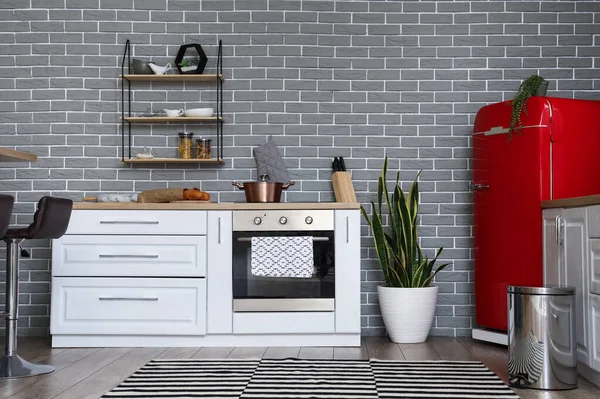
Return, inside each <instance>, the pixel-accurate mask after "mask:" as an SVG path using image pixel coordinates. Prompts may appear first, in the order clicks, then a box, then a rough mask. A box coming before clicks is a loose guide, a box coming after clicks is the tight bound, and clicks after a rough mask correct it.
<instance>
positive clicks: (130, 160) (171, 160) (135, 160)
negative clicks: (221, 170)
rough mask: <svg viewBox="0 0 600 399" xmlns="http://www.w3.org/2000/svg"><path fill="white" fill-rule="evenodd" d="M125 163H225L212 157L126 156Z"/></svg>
mask: <svg viewBox="0 0 600 399" xmlns="http://www.w3.org/2000/svg"><path fill="white" fill-rule="evenodd" d="M123 162H125V163H209V164H211V163H213V164H214V163H218V164H222V163H225V161H224V160H223V159H219V158H211V159H179V158H152V159H138V158H125V159H124V160H123Z"/></svg>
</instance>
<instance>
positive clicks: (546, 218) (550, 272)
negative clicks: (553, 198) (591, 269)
mask: <svg viewBox="0 0 600 399" xmlns="http://www.w3.org/2000/svg"><path fill="white" fill-rule="evenodd" d="M562 212H563V209H562V208H554V209H544V211H543V213H542V215H543V217H542V226H543V228H542V232H543V235H544V239H543V246H544V251H543V255H544V284H546V285H559V282H560V279H559V274H560V270H561V269H564V267H563V266H562V263H563V262H564V259H563V257H562V249H561V247H560V246H559V240H560V239H561V238H559V237H558V225H559V223H560V217H561V215H562Z"/></svg>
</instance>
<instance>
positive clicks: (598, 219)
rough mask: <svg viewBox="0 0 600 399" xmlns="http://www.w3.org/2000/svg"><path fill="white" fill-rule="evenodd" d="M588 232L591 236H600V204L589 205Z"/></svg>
mask: <svg viewBox="0 0 600 399" xmlns="http://www.w3.org/2000/svg"><path fill="white" fill-rule="evenodd" d="M587 209H588V234H589V236H590V238H600V205H592V206H588V207H587Z"/></svg>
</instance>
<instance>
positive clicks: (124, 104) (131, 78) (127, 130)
mask: <svg viewBox="0 0 600 399" xmlns="http://www.w3.org/2000/svg"><path fill="white" fill-rule="evenodd" d="M120 79H121V161H122V162H125V163H181V164H190V163H191V164H193V163H198V164H222V163H224V160H223V122H224V119H223V82H224V80H225V79H224V78H223V42H222V41H221V40H219V49H218V53H217V73H216V74H170V75H151V74H133V73H132V68H131V43H130V41H129V40H127V41H126V42H125V51H124V52H123V61H122V62H121V75H120ZM131 82H216V83H217V89H216V90H217V104H216V112H215V116H210V117H186V116H178V117H163V116H147V117H144V116H134V115H133V114H132V111H131V103H132V89H131ZM125 86H127V88H125ZM134 123H135V124H141V123H145V124H149V123H150V124H154V123H158V124H167V123H168V124H171V123H173V124H181V125H184V124H189V123H194V124H215V125H216V127H217V134H216V136H217V137H216V146H214V147H213V148H214V151H213V158H211V159H180V158H151V159H138V158H135V157H133V158H132V156H131V141H132V140H131V125H132V124H134ZM125 136H127V151H126V150H125ZM126 155H127V156H126ZM215 155H216V157H214V156H215Z"/></svg>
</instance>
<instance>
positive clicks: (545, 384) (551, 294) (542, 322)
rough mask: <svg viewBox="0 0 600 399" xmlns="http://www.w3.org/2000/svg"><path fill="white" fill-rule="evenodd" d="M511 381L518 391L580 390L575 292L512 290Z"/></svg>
mask: <svg viewBox="0 0 600 399" xmlns="http://www.w3.org/2000/svg"><path fill="white" fill-rule="evenodd" d="M508 379H509V382H510V385H511V386H513V387H516V388H533V389H549V390H554V389H574V388H577V346H576V343H575V288H573V287H541V288H540V287H516V286H509V287H508Z"/></svg>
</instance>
